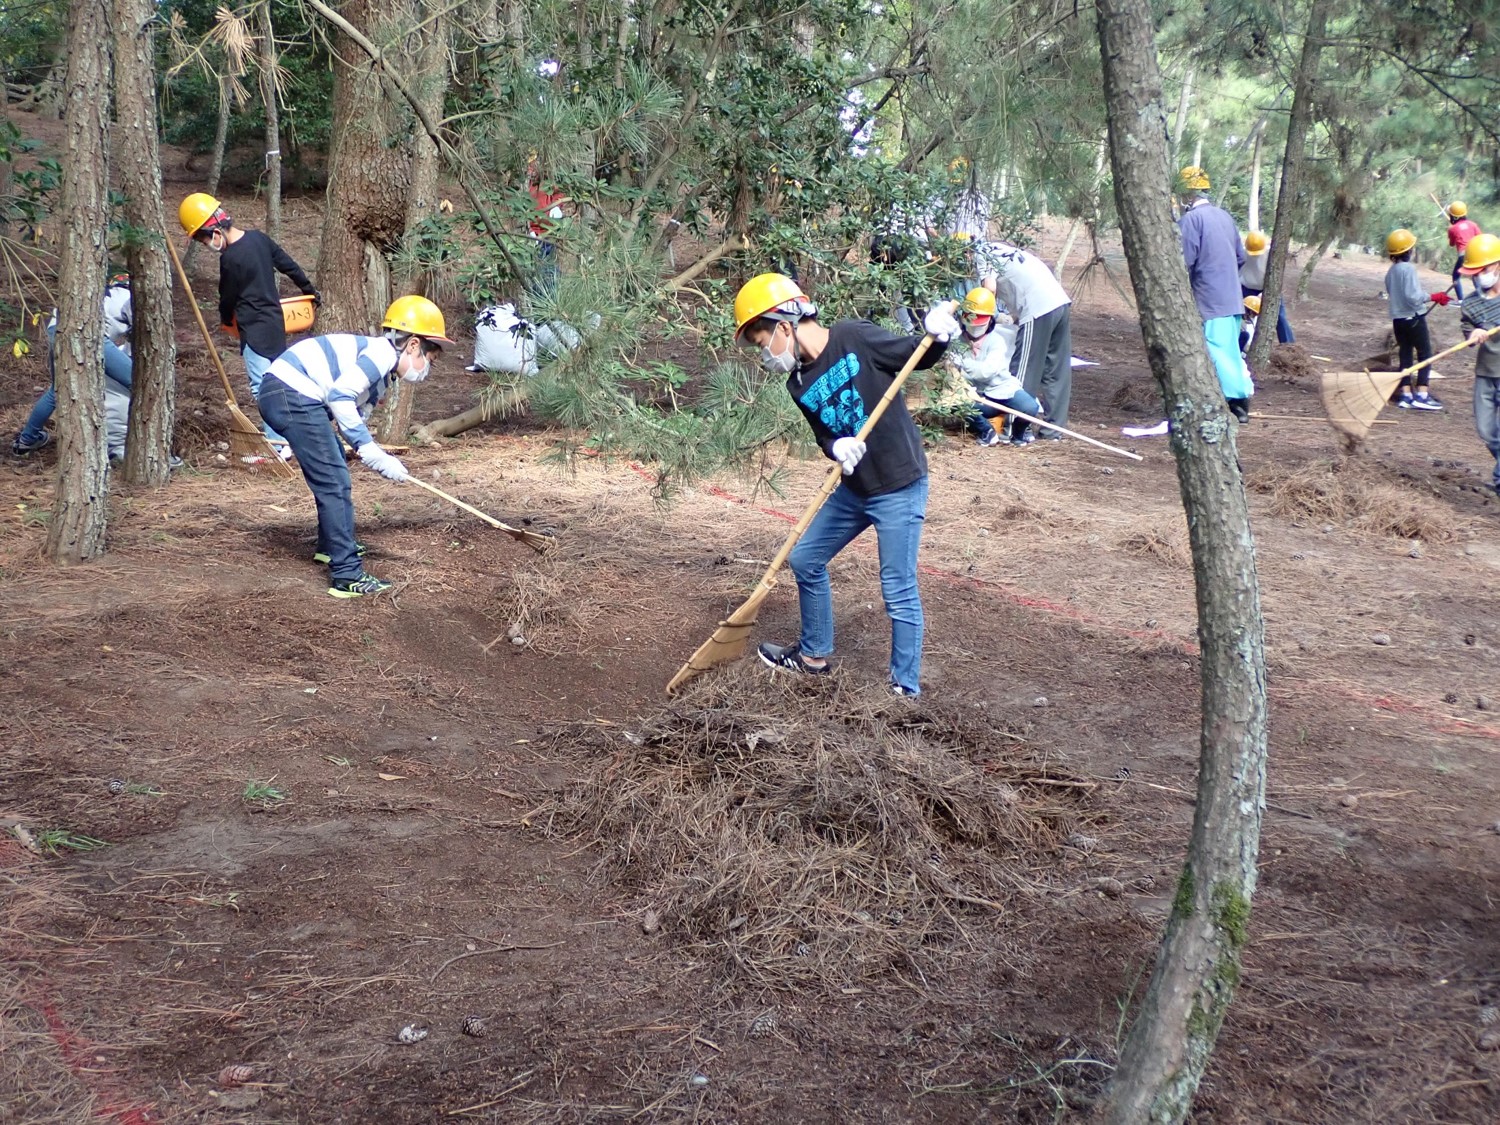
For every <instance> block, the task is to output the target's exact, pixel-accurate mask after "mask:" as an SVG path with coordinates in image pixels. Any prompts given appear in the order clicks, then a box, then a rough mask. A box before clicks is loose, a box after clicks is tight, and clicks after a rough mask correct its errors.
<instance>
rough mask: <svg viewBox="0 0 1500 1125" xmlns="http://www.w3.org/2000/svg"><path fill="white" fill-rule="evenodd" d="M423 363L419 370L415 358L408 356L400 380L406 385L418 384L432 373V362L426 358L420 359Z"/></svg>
mask: <svg viewBox="0 0 1500 1125" xmlns="http://www.w3.org/2000/svg"><path fill="white" fill-rule="evenodd" d="M421 358H422V360H423V362H422V366H421V368H420V369H418V367H417V356H414V355H413V356H409V357H408V358H407V361H406V371H405V372H404V373H403V374H402V376H401V378H403V379H405V380H406V381H407V382H408V383H420V382H421V381H422V380H423V379H425V378H427V376H428V375H429V374H430V373H431V371H432V360H431V359H430V358H428V357H426V356H422V357H421Z"/></svg>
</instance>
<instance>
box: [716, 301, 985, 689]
mask: <svg viewBox="0 0 1500 1125" xmlns="http://www.w3.org/2000/svg"><path fill="white" fill-rule="evenodd" d="M951 309H952V306H951V305H946V304H945V305H942V306H940V307H938V308H935V309H933V310H931V311H930V312H928V313H927V315H926V317H925V320H924V325H923V327H924V328H925V329H926V331H927V333H928V334H929V335H931V336H932V337H933V339H934V341H935V343H934V344H933V345H932V346H931V347H929V348H928V349H927V352H926V354H925V355H923V356H922V358H921V360H920V361H919V362H918V364H917V366H918V367H919V368H928V367H932V366H933V365H934V364H936V363H937V362H938V360H939V359H941V358H942V355H943V352H944V345H945V344H946V342H947V341H948V339H949V338H950V337H952V336H954V335H956V334H957V333H958V331H959V326H958V321H957V320H956V319H955V318H954V316H953V313H952V311H951ZM734 322H735V339H736V341H737V342H739V343H741V344H744V345H747V346H749V347H753V348H758V349H759V351H760V362H761V365H762V366H763V367H765V369H766V370H767V371H770V372H773V373H775V374H777V375H784V376H786V389H787V393H788V394H790V395H791V396H792V400H793V401H794V402H795V403H796V404H797V407H798V409H800V410H801V411H802V414H803V417H805V418H806V419H807V424H808V425H809V426H810V427H811V428H812V432H813V437H814V438H815V439H816V440H817V443H818V447H819V448H820V449H822V451H823V455H824V456H825V457H827V458H828V459H829V460H831V461H836V462H837V463H838V465H839V467H840V468H841V469H842V470H843V480H842V481H841V483H840V484H839V486H838V487H837V488H836V489H835V490H834V492H833V495H832V496H830V497H829V498H828V501H827V503H825V504H824V505H823V506H822V507H821V508H820V509H819V510H818V514H817V515H816V516H814V517H813V521H812V523H811V524H810V525H809V526H808V529H807V531H806V533H805V534H804V535H803V536H802V538H801V540H799V541H798V543H797V546H796V547H795V548H793V550H792V553H791V556H790V557H789V558H788V559H787V564H788V565H789V566H790V567H791V570H792V573H793V575H794V576H795V577H796V579H797V599H798V605H799V608H800V613H801V620H802V628H801V632H800V634H799V635H798V638H797V640H795V641H793V642H792V643H791V644H785V645H775V644H762V645H761V646H760V648H759V655H760V658H761V660H762V661H764V662H765V663H766V664H767V665H769V666H770V667H772V668H775V669H778V670H780V671H786V672H796V673H801V674H807V675H827V674H828V672H829V671H830V667H829V663H828V658H829V657H830V656H831V655H832V654H833V650H834V644H833V640H834V621H833V594H832V587H831V585H830V583H829V580H828V564H829V562H830V561H832V559H833V558H834V556H835V555H837V554H838V553H839V552H840V551H842V550H843V549H844V548H845V547H846V546H848V545H849V544H850V543H851V542H853V541H854V539H855V538H856V537H857V536H858V535H859V534H860V533H861V532H862V531H864V530H865V528H867V527H872V526H873V527H874V528H875V537H876V545H877V549H878V551H879V555H880V590H881V595H882V597H883V598H884V600H885V610H886V614H887V615H888V616H889V617H890V619H891V659H890V683H889V686H890V690H891V691H892V692H893V693H894V694H896V695H917V694H919V693H920V692H921V690H922V686H921V678H920V677H921V670H922V628H923V619H922V600H921V597H920V595H919V594H918V591H917V551H918V548H919V547H920V545H921V539H922V525H923V522H924V521H925V519H926V515H927V457H926V454H925V453H923V451H922V435H921V434H920V433H919V432H918V430H917V427H916V424H915V423H914V422H913V421H912V418H911V414H910V413H908V411H907V409H906V401H905V399H904V398H902V397H900V396H897V397H896V399H895V400H894V401H893V402H892V403H891V405H890V406H889V407H888V408H887V409H886V411H885V413H884V414H883V415H881V418H880V421H879V422H877V423H876V425H875V428H874V429H873V430H871V431H870V434H869V436H868V438H867V439H866V440H864V441H861V440H860V439H859V438H858V437H856V436H855V435H856V434H857V433H858V432H859V429H860V427H861V426H863V425H864V423H865V421H866V419H868V418H869V416H870V414H871V412H872V411H873V410H874V409H875V405H876V404H877V403H878V402H879V401H880V399H881V397H882V396H883V395H884V394H885V392H886V391H887V390H888V389H889V388H890V385H891V382H892V380H893V379H894V378H895V377H896V375H897V374H898V373H899V372H900V369H901V368H902V367H903V366H904V365H905V364H906V362H907V361H908V360H909V359H910V358H911V356H912V353H913V352H914V351H915V350H916V348H917V345H918V343H920V342H921V339H922V337H920V336H893V335H892V334H891V333H889V332H887V331H885V329H883V328H880V327H878V326H876V325H874V324H872V323H870V322H869V321H867V320H840V321H837V322H835V323H834V324H831V325H829V326H827V327H824V326H823V324H822V323H821V322H820V321H819V320H818V309H817V306H816V305H814V304H813V302H812V300H811V299H810V298H809V297H808V296H807V294H806V293H804V292H803V291H802V287H801V286H800V285H798V284H797V283H796V282H795V281H793V280H792V279H791V278H789V277H786V276H785V275H783V274H775V273H765V274H761V275H759V276H758V277H754V278H751V279H750V280H749V281H747V282H746V283H745V284H744V285H743V286H742V287H741V288H740V291H739V292H738V294H736V295H735V299H734Z"/></svg>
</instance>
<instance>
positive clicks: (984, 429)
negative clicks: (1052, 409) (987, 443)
mask: <svg viewBox="0 0 1500 1125" xmlns="http://www.w3.org/2000/svg"><path fill="white" fill-rule="evenodd" d="M994 401H996V402H998V403H1000V405H1001V406H1009V407H1010V408H1011V409H1013V410H1019V411H1020V412H1021V413H1022V414H1030V415H1031V416H1032V417H1033V418H1040V417H1041V416H1042V404H1041V403H1039V402H1037V400H1036V397H1035V396H1034V395H1031V394H1028V393H1027V392H1026V391H1017V392H1016V393H1015V394H1013V395H1011V396H1010V398H1002V399H996V400H994ZM991 418H1007V419H1010V426H1011V430H1010V433H1011V436H1012V437H1017V436H1019V435H1020V434H1024V433H1025V432H1026V428H1027V427H1028V426H1030V425H1031V423H1030V422H1028V421H1026V420H1025V419H1024V418H1011V416H1010V415H1009V414H1006V413H1005V411H1003V410H1000V409H998V408H997V407H994V406H991V405H990V400H988V399H980V401H978V402H976V403H975V404H974V409H973V412H972V413H971V414H970V415H969V417H968V422H969V425H971V426H973V427H974V432H975V433H976V434H978V435H979V436H980V438H987V437H989V436H990V435H991V434H992V433H994V432H995V427H994V426H992V425H990V419H991ZM1001 424H1002V425H1004V424H1005V423H1004V422H1002V423H1001Z"/></svg>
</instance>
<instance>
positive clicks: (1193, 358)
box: [1097, 0, 1266, 1125]
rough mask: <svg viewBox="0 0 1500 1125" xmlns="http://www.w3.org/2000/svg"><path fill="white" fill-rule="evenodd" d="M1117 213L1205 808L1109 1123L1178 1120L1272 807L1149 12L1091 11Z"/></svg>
mask: <svg viewBox="0 0 1500 1125" xmlns="http://www.w3.org/2000/svg"><path fill="white" fill-rule="evenodd" d="M1097 6H1098V25H1099V41H1100V53H1101V56H1102V61H1103V68H1104V95H1105V103H1106V107H1107V112H1108V118H1109V129H1110V149H1111V155H1112V164H1113V169H1114V182H1115V202H1116V205H1117V207H1118V209H1119V214H1120V225H1121V231H1122V233H1123V235H1124V242H1125V257H1126V260H1127V261H1128V262H1129V263H1130V276H1131V282H1132V284H1133V285H1134V287H1135V294H1136V301H1137V304H1138V305H1139V309H1140V321H1141V332H1142V335H1143V337H1144V339H1145V343H1146V351H1147V354H1148V355H1149V356H1150V360H1151V369H1152V372H1153V374H1154V375H1155V376H1156V379H1157V382H1158V383H1159V384H1160V385H1161V388H1162V393H1163V397H1164V399H1165V402H1166V408H1167V414H1168V416H1169V417H1170V419H1171V423H1172V426H1171V434H1172V438H1171V442H1172V452H1173V454H1174V456H1175V457H1176V460H1177V479H1178V486H1179V488H1180V490H1181V493H1182V503H1183V508H1184V509H1185V510H1186V514H1187V520H1188V531H1189V537H1190V540H1191V544H1192V552H1193V577H1194V583H1195V587H1196V595H1197V608H1198V639H1199V643H1200V645H1201V646H1202V657H1201V668H1202V670H1201V683H1200V690H1201V706H1202V720H1201V728H1200V744H1199V767H1198V795H1197V804H1196V809H1195V812H1194V818H1193V831H1192V838H1191V840H1190V841H1189V844H1188V854H1187V863H1186V866H1185V868H1184V870H1183V874H1182V878H1181V881H1180V883H1179V885H1178V891H1177V896H1176V899H1175V901H1174V902H1173V906H1172V911H1171V914H1170V916H1169V918H1168V920H1167V925H1166V931H1165V933H1164V935H1163V938H1162V944H1161V948H1160V950H1159V952H1158V954H1157V960H1156V965H1155V968H1154V971H1153V973H1152V977H1151V982H1150V985H1149V986H1148V988H1147V990H1146V995H1145V997H1144V1000H1143V1001H1142V1004H1141V1009H1140V1011H1139V1012H1138V1013H1137V1014H1136V1017H1135V1020H1134V1022H1133V1023H1132V1025H1131V1027H1130V1030H1129V1032H1128V1034H1127V1037H1126V1040H1125V1044H1124V1047H1123V1049H1122V1050H1121V1053H1120V1061H1119V1065H1118V1067H1117V1069H1116V1071H1115V1074H1114V1078H1113V1081H1112V1083H1111V1086H1110V1089H1109V1091H1108V1094H1107V1103H1106V1108H1105V1113H1104V1118H1103V1119H1104V1120H1105V1121H1108V1122H1110V1123H1111V1125H1143V1123H1146V1122H1152V1123H1156V1122H1162V1123H1165V1122H1180V1121H1182V1120H1184V1119H1185V1118H1186V1117H1187V1114H1188V1111H1189V1109H1190V1107H1191V1105H1192V1099H1193V1096H1194V1094H1195V1093H1196V1091H1197V1088H1198V1083H1199V1082H1200V1081H1201V1079H1202V1076H1203V1072H1204V1069H1205V1068H1206V1066H1207V1064H1208V1060H1209V1056H1210V1054H1211V1052H1212V1050H1213V1046H1214V1041H1215V1039H1216V1038H1217V1036H1218V1033H1219V1028H1220V1026H1221V1024H1222V1023H1223V1020H1224V1015H1225V1012H1226V1011H1227V1009H1228V1007H1229V1002H1230V1000H1231V999H1232V997H1233V995H1234V991H1235V986H1236V984H1237V983H1238V980H1239V972H1240V954H1241V950H1242V948H1243V946H1244V944H1245V937H1246V926H1247V924H1248V920H1249V911H1250V899H1251V896H1252V894H1253V892H1254V889H1255V879H1256V855H1257V852H1258V849H1259V845H1260V821H1261V810H1262V804H1263V802H1264V796H1265V753H1266V691H1265V650H1264V624H1263V622H1262V619H1261V612H1260V592H1259V583H1258V580H1257V577H1256V569H1255V546H1254V540H1253V538H1252V535H1251V530H1250V517H1249V508H1248V505H1247V502H1246V496H1245V487H1244V480H1243V478H1242V476H1241V473H1240V467H1239V457H1238V452H1237V449H1236V443H1235V427H1234V425H1233V424H1232V423H1231V422H1230V421H1229V418H1228V416H1227V415H1226V413H1225V410H1224V400H1223V395H1222V392H1221V391H1220V389H1219V382H1218V379H1217V377H1216V376H1215V374H1214V368H1213V365H1212V363H1211V362H1210V361H1209V358H1208V354H1207V350H1206V348H1205V346H1204V341H1203V326H1202V323H1201V322H1200V320H1199V317H1198V313H1197V309H1196V308H1195V306H1194V303H1193V295H1192V290H1191V288H1190V286H1189V284H1188V277H1187V270H1186V268H1185V267H1184V265H1183V260H1182V247H1181V243H1180V241H1179V237H1178V234H1177V230H1176V227H1175V226H1174V224H1173V222H1172V214H1171V209H1170V207H1169V205H1168V200H1167V196H1166V194H1165V193H1164V192H1163V191H1162V190H1161V185H1162V183H1163V182H1165V181H1166V180H1167V179H1168V177H1169V175H1170V163H1169V149H1168V138H1167V131H1166V108H1165V106H1164V105H1163V104H1162V89H1161V74H1160V71H1159V70H1158V65H1157V59H1156V42H1155V29H1154V28H1153V26H1152V17H1151V4H1150V0H1097Z"/></svg>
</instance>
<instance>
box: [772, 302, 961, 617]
mask: <svg viewBox="0 0 1500 1125" xmlns="http://www.w3.org/2000/svg"><path fill="white" fill-rule="evenodd" d="M948 307H949V310H950V311H951V310H953V309H956V308H957V307H958V302H957V301H949V302H948ZM930 347H932V337H931V336H930V335H927V336H923V337H922V339H921V340H919V341H918V342H917V346H916V347H915V348H914V349H913V350H912V353H911V358H910V359H908V360H907V361H906V364H905V366H903V367H902V368H901V370H900V371H898V372H896V377H895V378H894V379H892V380H891V385H890V386H889V387H887V388H886V391H885V394H883V395H881V396H880V401H879V402H877V403H876V404H875V409H874V410H872V411H870V416H869V417H868V418H866V419H865V424H864V425H863V426H861V427H860V428H859V432H858V433H856V434H855V435H854V439H855V440H856V441H864V440H865V439H866V438H867V437H869V436H870V431H871V430H873V429H874V428H875V424H876V423H877V422H879V421H880V419H881V417H882V416H884V414H885V411H886V408H887V407H888V406H890V405H891V403H893V402H895V401H896V396H897V395H899V394H900V393H901V388H902V387H904V386H905V385H906V378H907V376H908V375H910V374H911V373H912V372H913V371H914V370H916V367H917V364H918V363H919V362H921V359H922V357H923V356H924V355H926V354H927V349H928V348H930ZM843 475H844V470H843V467H842V466H840V465H835V466H834V467H833V468H831V469H829V470H828V475H827V476H826V477H824V478H823V486H822V487H821V488H820V489H818V493H817V495H816V496H814V497H813V498H812V503H810V504H808V506H807V508H806V509H805V510H804V511H803V513H802V516H801V518H800V519H798V520H797V523H796V525H795V526H794V527H793V528H792V530H791V532H790V533H789V534H788V535H787V537H786V541H785V542H783V543H782V544H781V549H780V550H779V551H777V552H776V555H775V557H774V558H772V559H771V565H770V566H768V567H766V572H765V574H764V575H762V576H761V580H760V585H761V586H764V587H765V588H766V589H768V590H769V589H770V588H771V587H772V586H775V585H776V573H777V571H779V570H780V569H781V568H782V567H783V566H784V565H785V564H786V560H787V557H788V556H789V555H791V553H792V548H794V547H795V546H796V545H797V542H798V540H800V539H801V538H802V535H803V533H804V532H805V531H807V529H808V527H809V526H811V524H812V521H813V517H814V516H816V515H817V514H818V510H819V509H820V508H822V507H823V505H824V504H825V503H827V501H828V498H829V497H830V496H832V495H833V490H834V489H836V488H837V487H838V486H839V480H840V479H841V478H842V477H843Z"/></svg>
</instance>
